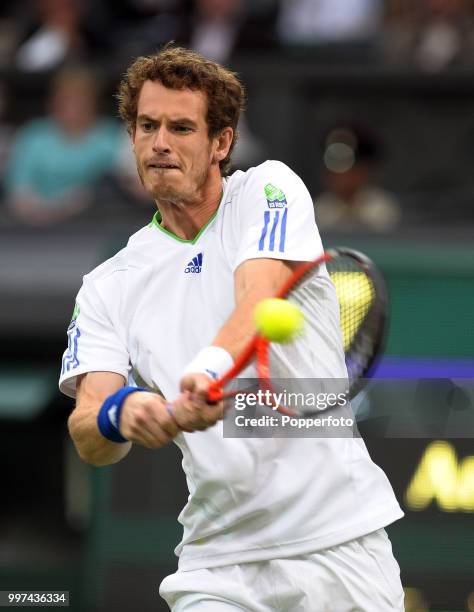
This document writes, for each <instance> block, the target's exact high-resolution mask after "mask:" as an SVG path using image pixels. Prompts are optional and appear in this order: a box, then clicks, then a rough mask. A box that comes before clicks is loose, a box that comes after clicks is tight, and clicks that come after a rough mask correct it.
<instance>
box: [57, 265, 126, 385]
mask: <svg viewBox="0 0 474 612" xmlns="http://www.w3.org/2000/svg"><path fill="white" fill-rule="evenodd" d="M67 336H68V346H67V349H66V350H65V351H64V355H63V359H62V364H61V375H60V379H59V388H60V390H61V391H62V392H63V393H64V394H65V395H68V396H70V397H75V395H76V380H77V377H78V376H79V375H80V374H85V373H86V372H115V373H117V374H121V375H122V376H123V377H124V378H125V379H127V378H128V373H129V370H130V367H129V354H128V351H127V348H126V345H125V342H124V340H123V339H122V334H121V330H119V329H118V327H117V324H114V323H113V322H112V320H111V317H110V315H109V313H108V312H107V309H106V307H105V305H104V303H103V300H102V298H101V296H100V294H99V292H98V291H97V289H96V288H95V286H94V283H93V281H91V280H87V277H86V278H85V279H84V284H83V285H82V287H81V289H80V291H79V293H78V295H77V301H76V306H75V308H74V313H73V316H72V320H71V323H70V324H69V327H68V331H67Z"/></svg>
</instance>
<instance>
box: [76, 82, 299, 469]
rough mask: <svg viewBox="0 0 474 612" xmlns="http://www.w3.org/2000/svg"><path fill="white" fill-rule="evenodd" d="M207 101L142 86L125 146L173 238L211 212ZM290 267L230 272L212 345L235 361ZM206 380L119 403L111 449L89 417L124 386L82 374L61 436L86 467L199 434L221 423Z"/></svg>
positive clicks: (214, 192) (112, 378) (195, 378)
mask: <svg viewBox="0 0 474 612" xmlns="http://www.w3.org/2000/svg"><path fill="white" fill-rule="evenodd" d="M206 110H207V100H206V97H205V94H203V93H202V92H200V91H191V90H187V89H185V90H171V89H167V88H166V87H164V86H163V85H162V84H161V83H159V82H152V81H146V82H145V83H144V85H143V87H142V90H141V92H140V97H139V100H138V108H137V121H136V125H135V129H134V131H133V133H132V146H133V149H134V152H135V157H136V161H137V169H138V173H139V175H140V178H141V180H142V182H143V185H144V187H145V189H146V190H147V192H148V193H150V194H151V195H152V197H153V198H154V200H155V202H156V204H157V207H158V209H159V211H160V213H161V216H162V226H163V227H164V228H166V229H167V230H168V231H170V232H172V233H174V234H175V235H176V236H178V237H179V238H182V239H185V240H192V239H193V238H194V237H195V236H196V235H197V234H198V232H199V231H200V229H201V227H202V226H203V225H205V224H206V223H207V221H208V220H209V218H210V217H211V216H212V215H213V214H214V212H215V211H216V210H217V208H218V206H219V202H220V199H221V195H222V179H221V174H220V168H219V162H220V161H221V160H223V159H224V158H225V157H226V155H227V153H228V151H229V148H230V145H231V142H232V138H233V131H232V129H231V128H230V127H227V128H224V129H223V130H222V132H220V133H219V134H217V135H216V136H215V137H213V138H211V137H210V136H209V133H208V127H207V123H206ZM292 267H293V264H292V263H291V262H284V261H280V260H273V259H253V260H248V261H246V262H243V263H242V264H241V265H240V266H239V268H238V269H237V270H236V272H235V276H234V289H235V298H236V307H235V310H234V311H233V313H232V314H231V315H230V317H229V319H228V320H227V322H226V323H225V324H224V326H223V327H222V328H221V329H220V330H219V332H218V334H217V335H216V337H215V339H214V341H213V344H214V345H215V346H220V347H222V348H224V349H226V350H227V351H228V352H229V353H230V354H231V355H232V357H233V358H235V357H236V356H237V355H238V354H239V352H240V351H241V350H242V348H243V347H244V345H245V343H246V342H247V341H248V340H249V338H250V337H251V336H252V335H253V333H254V332H255V329H254V325H253V310H254V308H255V305H256V304H257V303H258V302H259V301H260V300H261V299H264V298H266V297H269V296H272V295H274V294H275V292H276V290H277V289H278V287H279V286H280V285H281V284H282V283H283V282H284V281H285V280H286V279H287V278H288V276H289V275H290V274H291V269H292ZM211 382H212V380H211V379H210V378H209V377H208V376H207V375H205V374H188V375H186V376H184V377H183V378H182V380H181V383H180V387H181V392H182V393H181V395H180V396H179V397H178V398H177V399H176V400H175V401H174V402H173V409H172V414H170V412H169V411H168V409H167V402H166V401H165V399H164V398H163V397H161V396H160V395H157V394H155V393H146V392H140V393H133V394H131V395H129V396H128V398H127V399H126V401H125V402H124V404H123V408H122V414H121V420H120V431H121V433H122V435H123V436H124V437H125V438H127V439H128V440H130V442H128V443H124V444H116V443H114V442H110V441H109V440H107V439H105V438H104V437H103V436H102V435H101V434H100V433H99V431H98V429H97V414H98V412H99V410H100V407H101V405H102V403H103V401H104V400H105V398H106V397H108V396H109V395H110V394H112V393H114V392H115V391H117V390H118V389H120V388H121V387H122V386H124V385H125V384H126V381H125V380H124V378H123V377H122V376H120V375H118V374H114V373H112V372H90V373H88V374H85V375H83V376H81V377H79V380H78V383H77V404H76V408H75V409H74V411H73V412H72V414H71V416H70V418H69V422H68V424H69V430H70V433H71V436H72V439H73V440H74V443H75V445H76V448H77V450H78V452H79V454H80V456H81V457H82V459H84V461H87V462H89V463H92V464H94V465H106V464H110V463H115V462H117V461H119V460H120V459H122V458H123V457H125V455H126V454H127V453H128V452H129V450H130V448H131V446H132V443H135V444H140V445H142V446H145V447H147V448H158V447H160V446H163V445H164V444H167V443H168V442H170V441H171V440H172V439H173V438H174V437H175V436H176V435H177V434H178V433H179V432H180V431H188V432H193V431H198V430H199V431H200V430H204V429H207V428H208V427H210V426H212V425H214V424H215V423H216V422H217V421H218V420H219V419H221V418H222V414H223V406H222V403H219V404H208V403H207V402H206V397H207V390H208V388H209V385H210V384H211Z"/></svg>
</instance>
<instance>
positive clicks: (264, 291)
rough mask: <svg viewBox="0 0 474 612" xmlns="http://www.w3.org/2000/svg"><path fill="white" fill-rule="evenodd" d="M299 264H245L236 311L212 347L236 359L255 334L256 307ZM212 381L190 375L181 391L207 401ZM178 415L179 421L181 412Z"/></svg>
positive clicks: (237, 279) (238, 279) (240, 274)
mask: <svg viewBox="0 0 474 612" xmlns="http://www.w3.org/2000/svg"><path fill="white" fill-rule="evenodd" d="M298 263H301V262H292V261H285V260H280V259H264V258H259V259H249V260H247V261H244V262H243V263H242V264H241V265H240V266H239V267H238V268H237V270H236V272H235V275H234V292H235V301H236V306H235V309H234V311H233V312H232V314H231V315H230V317H229V319H227V321H226V323H225V324H224V325H223V327H222V328H221V329H220V330H219V332H218V334H217V336H216V337H215V338H214V340H213V342H212V344H213V345H214V346H219V347H221V348H223V349H225V350H226V351H227V352H228V353H229V354H230V355H231V356H232V358H233V359H235V358H236V357H237V356H238V355H239V353H240V352H241V351H242V349H243V348H244V346H245V345H246V343H247V342H248V341H249V339H250V338H251V337H252V335H253V334H254V333H255V324H254V321H253V311H254V309H255V306H256V305H257V304H258V302H260V301H261V300H263V299H265V298H267V297H272V296H274V295H275V293H276V292H277V291H278V289H279V288H280V287H281V286H282V285H283V283H284V282H285V281H286V280H287V279H288V278H289V277H290V276H291V274H292V271H293V269H294V268H295V266H297V265H298ZM211 382H212V381H211V379H210V377H209V376H206V375H205V374H193V373H189V374H187V375H185V376H184V377H183V378H182V380H181V389H182V390H183V391H184V390H187V391H191V392H192V393H193V394H195V395H197V396H198V397H200V398H202V399H205V398H206V396H207V390H208V388H209V385H210V383H211ZM175 413H176V411H175ZM176 414H177V416H178V421H179V413H176ZM217 418H218V417H216V420H217Z"/></svg>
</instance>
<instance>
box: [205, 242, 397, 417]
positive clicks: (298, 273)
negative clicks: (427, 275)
mask: <svg viewBox="0 0 474 612" xmlns="http://www.w3.org/2000/svg"><path fill="white" fill-rule="evenodd" d="M326 270H327V273H328V274H329V277H328V274H327V273H326ZM329 278H330V281H332V284H333V285H334V287H335V289H336V295H337V300H338V302H339V318H340V321H339V323H340V332H341V336H342V344H343V349H344V360H345V364H346V368H347V374H348V377H347V379H345V381H344V382H345V391H346V393H347V395H348V398H349V399H352V398H353V397H355V396H356V395H357V394H358V393H359V392H360V391H361V389H362V388H363V386H364V384H365V380H366V378H369V377H370V376H371V372H372V371H373V369H374V366H375V364H376V362H377V358H378V356H379V355H380V353H381V350H382V347H383V342H384V338H385V334H386V329H387V320H388V317H387V301H388V300H387V290H386V285H385V282H384V279H383V277H382V275H381V273H380V272H379V270H378V269H377V267H376V266H375V264H374V263H373V262H372V261H371V260H370V259H369V258H368V257H367V256H366V255H363V254H362V253H359V252H358V251H355V250H353V249H349V248H343V247H339V248H334V249H331V250H328V251H327V252H325V253H324V254H323V255H322V256H321V257H319V258H317V259H316V260H314V261H312V262H306V263H304V264H301V265H300V266H299V267H297V268H296V270H295V271H294V272H293V274H292V276H291V277H290V278H289V279H288V280H287V282H286V283H285V284H284V285H283V286H282V287H281V289H280V290H279V291H278V292H277V294H276V296H275V297H278V298H283V299H287V300H290V301H291V302H293V303H295V304H296V305H297V306H298V307H299V308H301V310H302V311H303V314H304V318H305V332H304V334H303V336H302V337H299V338H296V339H295V340H294V341H291V342H290V343H289V344H286V343H285V344H284V345H278V344H276V343H274V342H270V341H268V340H267V339H266V338H264V337H263V336H261V335H259V334H256V335H254V336H253V337H252V339H251V340H250V341H249V342H248V344H247V345H246V346H245V348H244V349H243V350H242V352H241V354H240V355H239V357H238V358H237V359H236V361H235V363H234V366H233V367H232V368H231V369H230V370H228V371H227V372H226V373H225V374H224V375H223V376H222V377H221V378H220V379H219V380H216V381H215V382H213V383H212V385H211V387H210V388H209V391H208V400H209V401H210V402H218V401H221V400H223V399H226V398H230V397H233V396H235V395H237V394H238V393H245V392H246V389H245V388H242V387H240V388H239V378H238V377H239V375H240V374H242V372H244V370H245V368H246V367H247V366H248V365H249V364H251V363H252V362H255V366H256V370H257V376H258V379H257V381H256V384H257V386H258V388H260V389H262V390H270V391H271V390H272V389H273V381H274V380H275V379H276V378H278V379H283V378H293V379H295V378H300V377H304V378H306V379H310V378H313V379H317V378H323V377H324V374H323V375H321V367H319V366H318V363H317V359H316V358H315V356H316V355H317V354H318V346H317V344H318V339H319V338H320V337H321V334H324V333H325V330H324V324H325V321H324V320H323V321H322V320H321V319H322V318H323V319H324V315H325V313H326V312H327V307H325V306H324V301H325V300H327V299H328V294H327V292H328V291H330V292H331V291H332V292H333V289H332V287H328V283H329V285H330V281H329ZM338 341H339V346H340V338H339V339H338ZM315 344H316V346H315ZM312 357H314V360H313V361H312ZM301 358H303V362H304V363H303V364H301V363H298V360H299V359H301ZM323 370H324V367H323ZM330 376H331V375H330V374H328V378H329V377H330ZM344 376H345V373H344ZM246 382H247V383H248V379H247V381H246ZM294 382H297V381H294ZM248 392H250V390H249V391H248ZM251 392H252V393H255V385H253V386H252V391H251ZM277 409H278V410H279V411H280V412H282V413H284V414H289V415H291V416H301V417H308V416H310V415H312V414H314V411H309V410H308V409H297V408H294V407H290V406H278V407H277Z"/></svg>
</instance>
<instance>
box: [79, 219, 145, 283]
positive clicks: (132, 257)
mask: <svg viewBox="0 0 474 612" xmlns="http://www.w3.org/2000/svg"><path fill="white" fill-rule="evenodd" d="M152 234H153V231H152V228H151V227H150V225H147V226H145V227H142V228H141V229H139V230H138V231H137V232H135V233H134V234H132V235H131V236H130V238H129V239H128V242H127V244H126V246H124V247H123V248H122V249H120V251H118V252H117V253H116V254H115V255H113V256H112V257H110V258H109V259H107V260H106V261H104V262H103V263H101V264H99V265H98V266H97V267H96V268H94V269H93V270H92V271H91V272H89V273H88V274H86V275H85V276H84V281H85V282H86V283H89V282H91V283H93V284H101V283H102V282H104V281H106V280H108V279H110V278H111V277H116V278H119V277H120V276H124V274H125V273H126V272H127V271H128V270H130V269H131V268H137V267H138V268H139V267H142V266H144V265H145V264H147V263H148V262H149V257H148V256H147V248H146V247H147V244H149V243H150V242H151V239H152Z"/></svg>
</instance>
